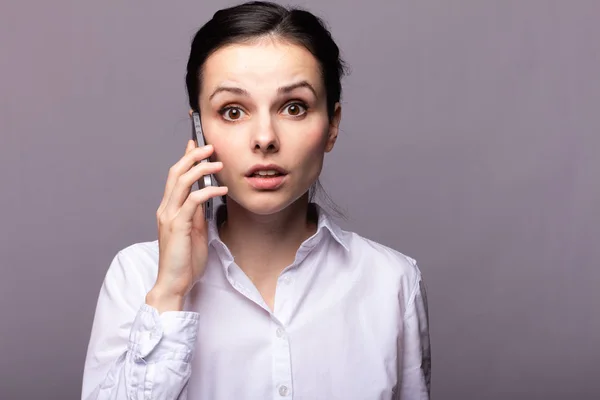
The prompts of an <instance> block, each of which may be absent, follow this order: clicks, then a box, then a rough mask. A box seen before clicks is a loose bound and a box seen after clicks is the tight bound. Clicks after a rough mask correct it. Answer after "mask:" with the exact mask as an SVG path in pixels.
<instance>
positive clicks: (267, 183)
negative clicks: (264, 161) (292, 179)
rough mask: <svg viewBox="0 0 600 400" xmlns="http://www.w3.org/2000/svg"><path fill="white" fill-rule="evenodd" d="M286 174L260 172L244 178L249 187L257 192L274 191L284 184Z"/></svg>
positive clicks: (267, 171) (271, 171) (272, 171)
mask: <svg viewBox="0 0 600 400" xmlns="http://www.w3.org/2000/svg"><path fill="white" fill-rule="evenodd" d="M286 176H287V174H283V173H281V172H279V171H275V170H261V171H256V172H255V173H253V174H251V175H249V176H247V177H246V180H247V181H248V183H250V186H252V187H253V188H255V189H258V190H275V189H277V188H279V187H280V186H281V185H282V184H283V183H284V182H285V177H286Z"/></svg>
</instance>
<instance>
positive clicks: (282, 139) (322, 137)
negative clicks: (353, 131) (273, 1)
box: [200, 38, 341, 215]
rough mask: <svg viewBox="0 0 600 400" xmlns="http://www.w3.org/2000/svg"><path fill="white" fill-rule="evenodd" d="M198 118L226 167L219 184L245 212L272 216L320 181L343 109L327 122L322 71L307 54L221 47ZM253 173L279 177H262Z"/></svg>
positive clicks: (270, 43) (208, 70)
mask: <svg viewBox="0 0 600 400" xmlns="http://www.w3.org/2000/svg"><path fill="white" fill-rule="evenodd" d="M200 114H201V116H202V127H203V130H204V136H205V137H206V141H207V143H210V144H212V145H213V146H214V148H215V155H214V159H215V160H218V161H222V162H223V170H222V171H221V172H220V173H219V174H218V175H217V180H218V181H219V183H220V184H221V185H225V186H227V187H228V188H229V192H228V196H229V197H231V198H232V199H233V200H234V201H235V202H236V203H238V204H240V205H241V206H242V207H244V208H245V209H247V210H248V211H250V212H252V213H255V214H259V215H268V214H273V213H276V212H278V211H280V210H282V209H284V208H286V207H287V206H289V205H290V204H292V203H293V202H294V201H296V200H297V199H298V198H299V197H301V196H302V195H303V194H304V193H306V191H307V190H308V189H309V188H310V186H311V185H312V184H313V183H314V182H315V180H316V179H317V178H318V177H319V174H320V172H321V168H322V166H323V156H324V153H325V152H329V151H331V149H332V148H333V145H334V143H335V139H336V137H337V133H338V126H339V120H340V116H341V109H340V106H339V104H336V111H335V115H334V118H333V119H332V120H331V121H330V120H329V118H328V115H327V103H326V92H325V87H324V84H323V79H322V75H321V72H320V69H319V64H318V61H317V60H316V59H315V58H314V56H313V55H312V54H311V53H310V52H309V51H308V50H306V49H305V48H304V47H301V46H297V45H294V44H289V43H286V42H283V41H279V40H274V39H271V38H269V39H262V40H259V41H256V42H253V43H251V44H233V45H229V46H225V47H222V48H220V49H219V50H217V51H216V52H215V53H213V54H212V55H211V56H210V57H209V58H208V59H207V60H206V62H205V65H204V69H203V74H202V87H201V90H200ZM256 167H258V168H261V169H267V170H277V173H278V174H277V175H275V176H267V177H264V176H263V177H261V176H257V175H256V174H253V172H256V171H254V168H256ZM265 173H266V174H272V173H273V172H270V171H265V172H262V174H263V175H264V174H265Z"/></svg>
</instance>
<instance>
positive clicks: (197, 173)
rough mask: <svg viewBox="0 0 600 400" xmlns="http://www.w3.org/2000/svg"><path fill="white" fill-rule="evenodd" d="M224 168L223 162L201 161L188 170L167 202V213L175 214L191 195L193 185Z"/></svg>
mask: <svg viewBox="0 0 600 400" xmlns="http://www.w3.org/2000/svg"><path fill="white" fill-rule="evenodd" d="M222 168H223V163H221V162H201V163H199V164H198V165H196V166H194V167H192V168H191V169H190V170H189V171H188V172H186V173H184V174H183V175H180V176H179V178H178V179H177V181H176V182H175V186H174V187H173V191H172V192H171V197H170V198H169V201H168V202H167V204H166V206H165V209H164V211H165V212H166V213H167V215H175V214H176V213H177V211H178V210H179V208H180V207H181V206H182V205H183V203H184V202H185V201H186V198H187V197H188V196H189V195H190V192H191V188H192V185H193V184H194V182H196V181H198V180H199V179H201V178H202V177H203V176H205V175H209V174H215V173H217V172H219V171H220V170H221V169H222Z"/></svg>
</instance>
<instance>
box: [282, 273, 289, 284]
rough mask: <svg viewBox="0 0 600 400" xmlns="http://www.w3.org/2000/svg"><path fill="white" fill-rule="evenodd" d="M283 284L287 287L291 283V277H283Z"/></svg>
mask: <svg viewBox="0 0 600 400" xmlns="http://www.w3.org/2000/svg"><path fill="white" fill-rule="evenodd" d="M281 283H284V284H286V285H287V284H288V283H290V277H289V276H287V275H286V276H284V277H282V278H281Z"/></svg>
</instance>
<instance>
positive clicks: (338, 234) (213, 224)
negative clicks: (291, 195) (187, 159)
mask: <svg viewBox="0 0 600 400" xmlns="http://www.w3.org/2000/svg"><path fill="white" fill-rule="evenodd" d="M225 207H226V206H225V205H224V204H223V205H221V206H219V208H218V209H217V212H216V217H215V218H213V219H212V220H210V221H209V224H208V245H209V246H211V244H213V242H214V245H215V246H217V247H220V248H221V250H226V249H227V246H225V243H223V242H222V241H221V239H220V237H219V230H218V228H217V227H218V225H220V224H221V223H222V222H223V220H224V219H225V217H226V208H225ZM308 207H309V212H314V213H316V214H317V218H318V219H317V232H316V233H315V236H319V235H320V234H321V232H322V231H323V230H326V231H327V232H329V234H330V235H331V237H332V238H333V239H334V240H335V241H336V242H337V243H339V244H340V245H341V246H342V247H343V248H344V249H345V250H346V251H350V246H349V245H348V240H347V238H346V235H344V231H343V230H342V229H341V228H340V227H339V226H338V225H337V224H336V223H335V222H334V221H333V220H332V218H331V216H330V215H329V214H328V213H327V211H325V210H324V209H323V207H321V206H320V205H319V204H317V203H309V204H308ZM227 253H229V251H227Z"/></svg>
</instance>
